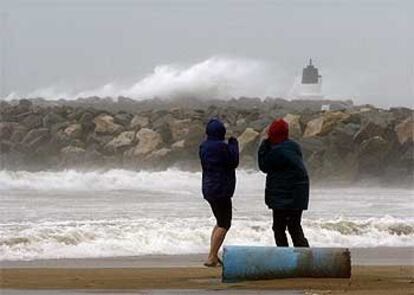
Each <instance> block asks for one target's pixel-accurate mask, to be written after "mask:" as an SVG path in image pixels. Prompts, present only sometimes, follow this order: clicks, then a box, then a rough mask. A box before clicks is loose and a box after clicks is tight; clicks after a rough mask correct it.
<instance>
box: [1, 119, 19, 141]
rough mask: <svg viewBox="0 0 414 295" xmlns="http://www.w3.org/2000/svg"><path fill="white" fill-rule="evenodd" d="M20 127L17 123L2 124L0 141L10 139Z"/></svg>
mask: <svg viewBox="0 0 414 295" xmlns="http://www.w3.org/2000/svg"><path fill="white" fill-rule="evenodd" d="M18 125H19V124H17V123H15V122H0V140H5V139H9V138H10V137H11V136H12V134H13V132H14V130H15V128H16V127H17V126H18Z"/></svg>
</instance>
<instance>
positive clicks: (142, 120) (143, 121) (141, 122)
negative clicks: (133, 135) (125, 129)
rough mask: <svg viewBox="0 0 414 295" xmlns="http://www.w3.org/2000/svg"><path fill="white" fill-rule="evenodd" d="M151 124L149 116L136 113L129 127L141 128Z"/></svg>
mask: <svg viewBox="0 0 414 295" xmlns="http://www.w3.org/2000/svg"><path fill="white" fill-rule="evenodd" d="M148 124H149V118H147V117H144V116H141V115H135V116H134V117H133V118H132V120H131V122H130V123H129V128H131V129H140V128H144V127H147V126H148Z"/></svg>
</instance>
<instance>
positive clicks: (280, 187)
mask: <svg viewBox="0 0 414 295" xmlns="http://www.w3.org/2000/svg"><path fill="white" fill-rule="evenodd" d="M258 156H259V168H260V170H261V171H263V172H264V173H266V174H267V176H266V189H265V202H266V205H267V206H268V207H269V208H271V209H301V210H306V209H308V203H309V177H308V173H307V171H306V167H305V164H304V163H303V159H302V152H301V150H300V146H299V144H297V143H296V142H294V141H293V140H285V141H283V142H281V143H279V144H276V145H271V144H270V142H269V141H268V140H264V141H263V142H262V144H261V145H260V148H259V155H258Z"/></svg>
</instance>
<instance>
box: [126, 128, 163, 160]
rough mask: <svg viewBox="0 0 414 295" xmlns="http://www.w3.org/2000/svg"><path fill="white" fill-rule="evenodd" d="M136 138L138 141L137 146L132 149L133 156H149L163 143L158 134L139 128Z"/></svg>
mask: <svg viewBox="0 0 414 295" xmlns="http://www.w3.org/2000/svg"><path fill="white" fill-rule="evenodd" d="M136 137H137V139H138V145H137V146H136V147H135V149H134V153H133V154H134V155H135V156H141V155H146V154H149V153H151V152H153V151H154V150H156V149H157V148H158V147H160V146H161V144H162V142H163V141H162V137H161V135H160V134H159V133H158V132H156V131H154V130H152V129H148V128H141V129H140V130H139V131H138V132H137V134H136Z"/></svg>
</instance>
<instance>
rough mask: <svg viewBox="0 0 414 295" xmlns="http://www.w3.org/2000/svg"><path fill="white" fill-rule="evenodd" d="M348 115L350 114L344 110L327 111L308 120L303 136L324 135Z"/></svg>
mask: <svg viewBox="0 0 414 295" xmlns="http://www.w3.org/2000/svg"><path fill="white" fill-rule="evenodd" d="M348 117H349V115H348V114H346V113H344V112H326V113H324V114H323V115H322V116H320V117H318V118H316V119H313V120H311V121H309V122H308V124H307V125H306V129H305V132H304V133H303V137H312V136H324V135H326V134H328V133H329V132H330V131H331V130H332V129H333V128H334V126H335V125H336V124H337V123H338V122H340V121H342V120H344V119H346V118H348Z"/></svg>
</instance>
